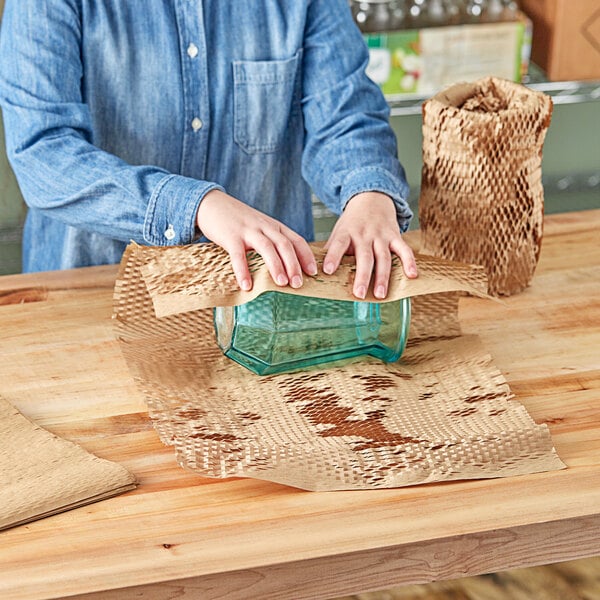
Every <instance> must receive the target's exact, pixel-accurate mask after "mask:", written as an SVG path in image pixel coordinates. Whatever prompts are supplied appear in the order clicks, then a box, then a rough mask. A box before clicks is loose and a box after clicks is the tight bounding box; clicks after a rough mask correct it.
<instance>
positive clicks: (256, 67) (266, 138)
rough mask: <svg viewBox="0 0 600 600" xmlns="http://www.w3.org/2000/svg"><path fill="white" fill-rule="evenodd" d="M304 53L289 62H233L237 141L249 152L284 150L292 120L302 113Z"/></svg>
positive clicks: (235, 135)
mask: <svg viewBox="0 0 600 600" xmlns="http://www.w3.org/2000/svg"><path fill="white" fill-rule="evenodd" d="M301 53H302V51H301V50H299V51H298V52H297V53H296V54H295V55H294V56H293V57H292V58H288V59H286V60H261V61H248V60H239V61H234V62H233V82H234V87H233V94H234V124H233V129H234V139H235V141H236V143H237V144H238V145H239V146H240V147H241V148H242V149H243V150H244V151H245V152H247V153H249V154H264V153H271V152H277V150H279V149H280V148H281V146H282V144H283V141H284V139H285V134H286V130H287V128H288V126H289V124H290V121H291V119H292V117H294V116H297V115H298V114H299V113H300V85H299V84H300V77H299V76H298V66H299V64H300V60H301Z"/></svg>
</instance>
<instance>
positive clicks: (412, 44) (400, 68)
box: [364, 15, 531, 99]
mask: <svg viewBox="0 0 600 600" xmlns="http://www.w3.org/2000/svg"><path fill="white" fill-rule="evenodd" d="M364 38H365V41H366V42H367V45H368V47H369V54H370V58H369V66H368V68H367V74H368V75H369V76H370V77H371V79H373V81H375V82H376V83H378V84H379V85H380V87H381V89H382V90H383V92H384V93H385V94H386V96H388V97H389V98H390V99H394V97H399V98H401V99H406V98H409V97H410V96H411V95H414V96H429V95H432V94H435V93H436V92H438V91H439V90H441V89H443V88H445V87H448V86H449V85H452V84H453V83H457V82H459V81H474V80H476V79H480V78H482V77H486V76H488V75H494V76H496V77H502V78H504V79H509V80H511V81H516V82H520V81H521V80H522V77H523V75H524V74H525V73H527V68H528V66H529V54H530V48H531V22H530V21H529V19H527V18H526V17H525V15H519V19H518V20H517V21H512V22H501V23H500V22H499V23H477V24H469V25H454V26H443V27H429V28H425V29H408V30H400V31H388V32H384V33H366V34H364Z"/></svg>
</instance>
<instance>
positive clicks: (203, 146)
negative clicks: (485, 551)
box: [0, 0, 412, 271]
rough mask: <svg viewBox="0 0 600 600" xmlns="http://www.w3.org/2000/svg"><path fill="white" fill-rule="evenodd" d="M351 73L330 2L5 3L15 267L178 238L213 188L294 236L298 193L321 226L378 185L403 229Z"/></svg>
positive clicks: (375, 100) (351, 47) (362, 79)
mask: <svg viewBox="0 0 600 600" xmlns="http://www.w3.org/2000/svg"><path fill="white" fill-rule="evenodd" d="M367 60H368V53H367V50H366V48H365V45H364V42H363V40H362V37H361V35H360V32H359V31H358V29H357V27H356V26H355V25H354V23H353V21H352V17H351V14H350V10H349V7H348V3H347V1H346V0H235V1H225V0H43V1H40V0H7V1H6V7H5V12H4V18H3V22H2V31H1V33H0V104H1V106H2V109H3V117H4V121H5V127H6V139H7V151H8V156H9V160H10V162H11V165H12V168H13V170H14V172H15V174H16V176H17V179H18V182H19V185H20V188H21V191H22V193H23V196H24V198H25V200H26V202H27V204H28V206H29V211H28V216H27V221H26V225H25V233H24V243H23V246H24V251H23V256H24V270H25V271H40V270H51V269H60V268H72V267H78V266H85V265H93V264H104V263H114V262H118V261H119V259H120V257H121V254H122V252H123V249H124V247H125V245H126V243H127V242H129V241H130V240H134V241H136V242H138V243H140V244H152V245H161V246H169V245H176V244H187V243H191V242H193V241H194V238H195V236H196V235H197V231H196V229H195V215H196V213H197V210H198V206H199V204H200V202H201V201H202V199H203V197H204V196H205V194H206V193H207V192H209V191H210V190H213V189H221V190H224V191H226V192H227V193H228V194H231V195H232V196H235V197H236V198H238V199H239V200H242V201H243V202H245V203H247V204H249V205H250V206H253V207H255V208H257V209H259V210H261V211H263V212H265V213H267V214H269V215H271V216H272V217H275V218H276V219H278V220H280V221H282V222H283V223H285V224H286V225H288V226H289V227H291V228H292V229H294V230H295V231H297V232H298V233H299V234H301V235H302V236H304V237H305V238H306V239H311V237H312V236H313V223H312V207H311V201H310V198H311V190H312V191H313V192H314V193H315V195H316V196H317V197H318V198H320V199H321V200H322V201H323V202H324V203H325V204H326V205H327V206H328V207H329V208H330V209H331V210H333V211H334V212H335V213H337V214H339V213H340V212H341V211H342V210H343V209H344V206H345V204H346V203H347V202H348V200H349V199H350V198H351V197H352V196H353V195H355V194H357V193H359V192H362V191H368V190H378V191H381V192H385V193H386V194H388V195H390V196H391V197H392V198H393V199H394V201H395V202H396V207H397V215H398V220H399V223H400V226H401V228H402V229H403V230H404V229H406V227H407V226H408V222H409V220H410V218H411V216H412V215H411V212H410V210H409V208H408V205H407V203H406V198H407V195H408V186H407V183H406V179H405V176H404V172H403V170H402V167H401V166H400V164H399V163H398V160H397V158H396V139H395V136H394V134H393V131H392V130H391V129H390V126H389V122H388V117H389V111H388V108H387V105H386V102H385V100H384V98H383V96H382V94H381V92H380V90H379V88H378V87H377V86H376V85H375V84H374V83H372V82H371V81H370V80H369V79H368V78H367V77H366V75H365V67H366V64H367ZM365 219H368V215H365ZM200 225H201V224H200Z"/></svg>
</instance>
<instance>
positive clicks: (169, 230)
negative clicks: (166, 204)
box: [164, 223, 175, 241]
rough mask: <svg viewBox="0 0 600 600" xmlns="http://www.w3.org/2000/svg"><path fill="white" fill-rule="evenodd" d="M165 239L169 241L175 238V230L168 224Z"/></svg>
mask: <svg viewBox="0 0 600 600" xmlns="http://www.w3.org/2000/svg"><path fill="white" fill-rule="evenodd" d="M164 235H165V237H166V238H167V239H168V240H169V241H171V240H172V239H173V238H174V237H175V230H174V229H173V225H171V224H170V223H169V226H168V227H167V228H166V229H165V234H164Z"/></svg>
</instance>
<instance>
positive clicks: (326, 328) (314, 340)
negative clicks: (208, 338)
mask: <svg viewBox="0 0 600 600" xmlns="http://www.w3.org/2000/svg"><path fill="white" fill-rule="evenodd" d="M214 324H215V332H216V337H217V343H218V344H219V347H220V348H221V350H222V351H223V352H224V353H225V355H226V356H228V357H229V358H231V359H233V360H235V361H236V362H238V363H239V364H241V365H242V366H244V367H246V368H248V369H250V370H251V371H253V372H254V373H257V374H258V375H266V374H271V373H285V372H288V371H293V370H297V369H302V368H305V367H311V366H314V365H319V364H323V363H328V362H332V361H337V360H342V359H347V358H354V357H358V356H367V355H369V356H374V357H376V358H378V359H380V360H382V361H384V362H394V361H396V360H398V359H399V358H400V355H401V354H402V352H403V350H404V346H405V344H406V338H407V335H408V327H409V324H410V299H408V298H405V299H403V300H397V301H393V302H385V303H381V304H379V303H371V302H353V301H345V300H324V299H322V298H309V297H306V296H296V295H292V294H284V293H281V292H266V293H264V294H261V295H260V296H258V297H257V298H255V299H254V300H252V301H250V302H248V303H246V304H242V305H241V306H230V307H217V308H215V310H214Z"/></svg>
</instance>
